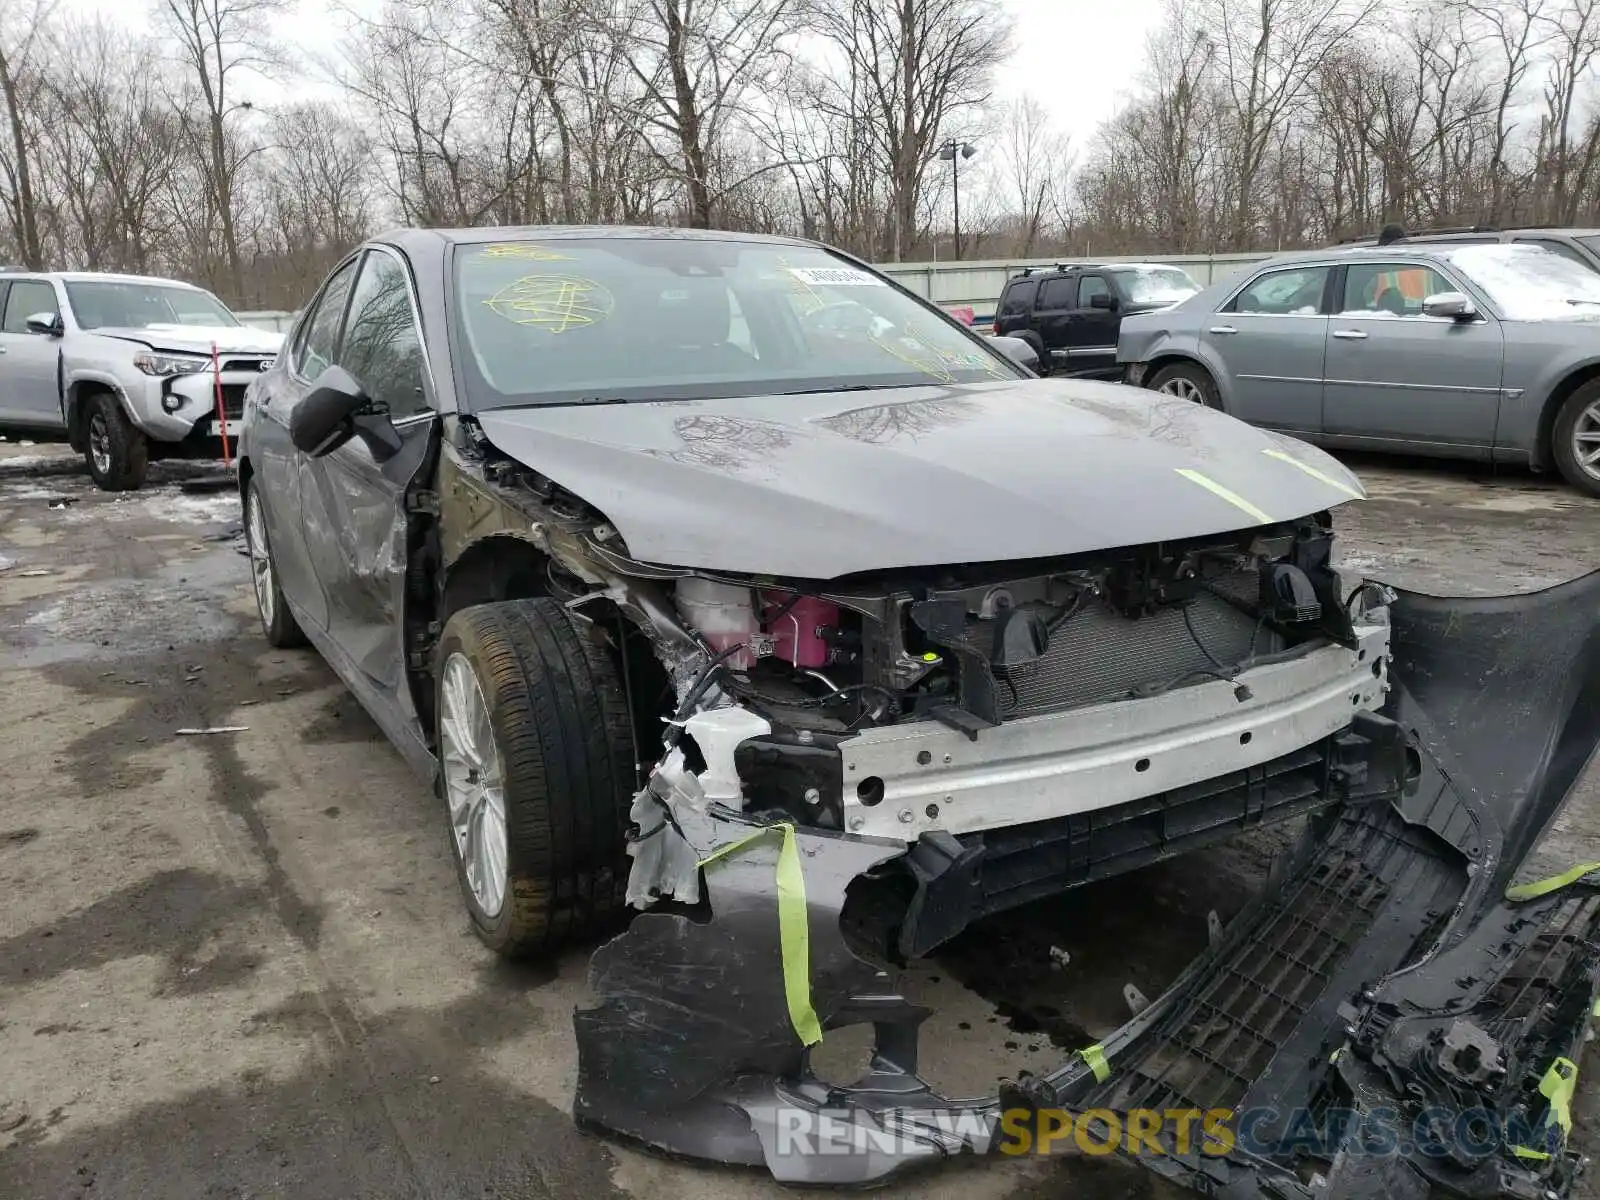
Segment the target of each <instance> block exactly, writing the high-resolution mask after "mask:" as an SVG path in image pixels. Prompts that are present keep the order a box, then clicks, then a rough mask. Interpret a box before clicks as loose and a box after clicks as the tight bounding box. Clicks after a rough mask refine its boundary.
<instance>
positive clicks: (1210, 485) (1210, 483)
mask: <svg viewBox="0 0 1600 1200" xmlns="http://www.w3.org/2000/svg"><path fill="white" fill-rule="evenodd" d="M1178 474H1179V475H1182V476H1183V477H1184V478H1185V479H1187V480H1188V481H1189V482H1190V483H1198V484H1199V485H1200V486H1201V487H1203V488H1205V490H1206V491H1208V492H1210V493H1211V494H1212V495H1213V496H1218V497H1221V498H1222V499H1223V500H1226V501H1227V502H1228V503H1229V504H1231V505H1233V506H1234V507H1235V508H1237V509H1238V510H1239V511H1240V512H1246V513H1249V514H1250V515H1251V516H1252V517H1254V518H1255V519H1256V520H1257V521H1260V522H1261V523H1262V524H1263V525H1270V524H1271V523H1272V518H1271V517H1269V516H1268V515H1267V514H1266V513H1264V512H1262V511H1261V510H1260V509H1259V508H1257V507H1256V506H1255V505H1254V504H1251V503H1250V501H1248V500H1246V499H1245V498H1244V497H1243V496H1241V495H1239V493H1238V492H1234V491H1230V490H1229V489H1227V488H1225V487H1223V486H1222V485H1221V484H1220V483H1218V482H1217V481H1216V480H1215V479H1212V478H1210V477H1209V476H1206V475H1202V474H1201V473H1200V472H1199V471H1192V470H1190V469H1189V468H1188V467H1179V468H1178Z"/></svg>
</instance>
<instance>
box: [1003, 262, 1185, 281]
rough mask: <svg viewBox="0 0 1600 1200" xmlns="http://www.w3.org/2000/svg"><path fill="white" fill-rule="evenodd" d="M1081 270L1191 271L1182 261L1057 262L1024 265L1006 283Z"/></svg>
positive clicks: (1073, 272) (1071, 273) (1045, 277)
mask: <svg viewBox="0 0 1600 1200" xmlns="http://www.w3.org/2000/svg"><path fill="white" fill-rule="evenodd" d="M1080 271H1182V272H1183V273H1184V274H1185V275H1187V274H1188V273H1189V272H1188V270H1187V269H1186V268H1185V267H1184V265H1183V264H1182V263H1162V262H1097V263H1057V264H1056V265H1055V266H1053V267H1024V268H1022V270H1021V271H1019V272H1017V274H1015V275H1013V276H1011V277H1010V278H1009V279H1007V280H1006V284H1007V285H1008V286H1009V285H1010V284H1013V283H1017V282H1020V281H1021V280H1024V279H1029V280H1033V279H1048V278H1050V277H1051V276H1052V275H1076V274H1078V273H1079V272H1080Z"/></svg>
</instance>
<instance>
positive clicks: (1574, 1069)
mask: <svg viewBox="0 0 1600 1200" xmlns="http://www.w3.org/2000/svg"><path fill="white" fill-rule="evenodd" d="M1577 1093H1578V1064H1577V1063H1575V1062H1573V1061H1572V1060H1571V1059H1570V1058H1558V1059H1556V1060H1555V1061H1554V1062H1553V1063H1551V1064H1550V1069H1549V1070H1548V1071H1546V1072H1545V1073H1544V1078H1543V1079H1541V1080H1539V1094H1540V1095H1541V1096H1543V1097H1544V1098H1545V1099H1546V1100H1548V1101H1550V1112H1549V1113H1548V1115H1546V1117H1545V1119H1544V1123H1545V1128H1547V1129H1548V1128H1549V1127H1550V1126H1551V1125H1554V1126H1555V1127H1556V1128H1558V1129H1559V1130H1561V1140H1562V1143H1563V1144H1565V1142H1566V1140H1567V1138H1568V1137H1570V1136H1571V1134H1572V1098H1573V1097H1574V1096H1575V1095H1577ZM1511 1153H1513V1154H1515V1155H1516V1156H1517V1157H1518V1158H1526V1159H1531V1160H1533V1161H1535V1162H1544V1161H1546V1160H1548V1159H1549V1157H1550V1156H1549V1155H1548V1154H1546V1153H1545V1152H1544V1151H1543V1150H1535V1149H1533V1148H1532V1147H1529V1146H1513V1147H1511Z"/></svg>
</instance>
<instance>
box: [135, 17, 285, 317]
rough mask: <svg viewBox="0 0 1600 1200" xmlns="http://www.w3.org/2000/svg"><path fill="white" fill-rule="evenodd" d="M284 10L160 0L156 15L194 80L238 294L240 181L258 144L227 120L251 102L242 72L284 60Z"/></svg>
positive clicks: (201, 145)
mask: <svg viewBox="0 0 1600 1200" xmlns="http://www.w3.org/2000/svg"><path fill="white" fill-rule="evenodd" d="M281 9H282V3H281V0H158V8H157V17H158V20H159V22H160V24H161V27H162V28H163V30H164V32H165V33H166V34H167V36H168V37H169V38H170V39H171V41H172V43H173V45H174V49H175V53H176V54H177V56H178V58H179V60H180V61H181V62H182V63H183V65H184V67H185V68H186V69H187V72H188V74H189V76H190V79H191V80H192V83H193V86H194V92H193V97H194V100H195V106H196V109H197V111H196V112H195V113H194V114H193V126H192V133H191V136H192V138H193V141H194V143H195V147H196V150H197V152H198V155H197V156H198V159H199V162H200V164H201V171H202V175H203V177H204V179H205V184H206V190H207V192H208V194H209V199H210V201H211V204H212V206H213V211H214V213H215V216H216V220H217V222H218V227H219V229H220V232H221V235H222V249H223V254H224V257H225V267H226V276H225V278H226V280H227V284H228V290H229V292H230V293H231V294H232V295H233V296H235V297H238V296H240V295H243V293H244V290H245V285H244V269H243V261H242V258H241V256H240V252H239V236H238V230H237V228H236V222H235V218H236V216H237V212H238V206H237V199H238V197H237V185H238V181H239V175H240V172H241V171H242V170H243V168H244V166H245V164H246V163H247V162H248V161H249V159H250V158H252V157H254V156H255V155H256V154H257V153H259V151H260V149H261V147H260V146H259V144H256V143H254V142H253V141H251V140H248V139H245V138H242V137H239V136H230V134H231V132H232V130H231V129H230V122H229V118H230V117H232V116H233V114H234V113H237V112H247V111H249V110H250V108H251V107H252V102H251V101H250V100H249V99H247V98H244V97H239V96H238V95H237V90H238V85H239V83H240V77H241V76H242V75H247V74H248V73H250V72H251V71H268V70H270V69H272V68H273V67H274V66H276V65H278V63H279V62H280V58H279V52H278V50H277V47H276V46H275V44H274V42H273V40H272V37H271V23H270V22H271V18H272V17H273V16H274V15H275V14H277V13H278V12H279V11H281Z"/></svg>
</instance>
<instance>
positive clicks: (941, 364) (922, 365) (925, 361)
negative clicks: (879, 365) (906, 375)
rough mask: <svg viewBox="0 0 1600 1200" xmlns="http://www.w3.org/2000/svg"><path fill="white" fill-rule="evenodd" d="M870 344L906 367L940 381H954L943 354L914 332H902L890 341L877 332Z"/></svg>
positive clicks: (953, 375)
mask: <svg viewBox="0 0 1600 1200" xmlns="http://www.w3.org/2000/svg"><path fill="white" fill-rule="evenodd" d="M872 344H873V345H874V346H876V347H877V348H878V349H879V350H882V351H883V352H884V353H885V354H892V355H894V356H895V357H896V358H898V359H899V360H900V361H901V362H903V363H905V364H906V365H907V366H908V367H915V368H916V369H917V370H919V371H921V372H923V373H924V374H926V375H931V376H932V377H933V378H934V379H937V380H938V381H939V382H940V383H954V382H955V381H956V377H955V374H954V373H953V372H952V371H951V370H950V368H949V367H948V366H947V365H946V364H945V360H944V355H942V354H940V353H939V352H938V351H937V350H935V349H933V347H931V346H929V345H928V344H927V343H926V342H924V341H923V340H922V339H921V338H919V337H917V336H916V335H915V334H903V335H901V336H900V337H899V338H897V339H895V341H893V342H891V341H889V340H888V339H887V338H885V337H882V336H881V335H878V334H873V335H872Z"/></svg>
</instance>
